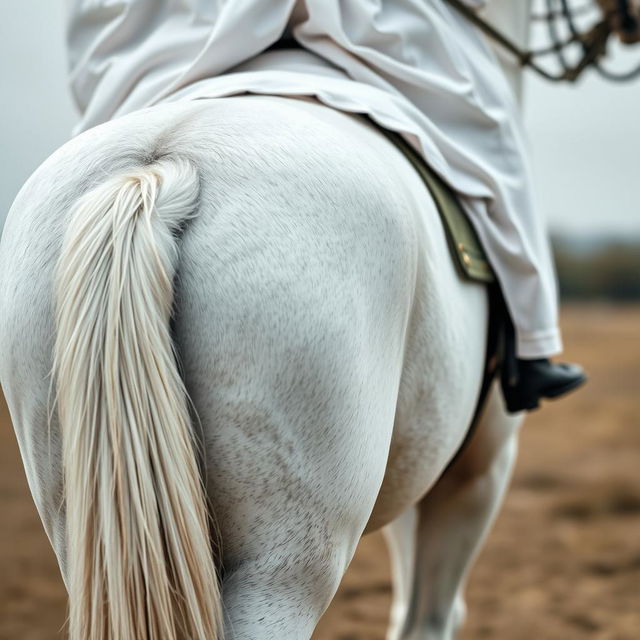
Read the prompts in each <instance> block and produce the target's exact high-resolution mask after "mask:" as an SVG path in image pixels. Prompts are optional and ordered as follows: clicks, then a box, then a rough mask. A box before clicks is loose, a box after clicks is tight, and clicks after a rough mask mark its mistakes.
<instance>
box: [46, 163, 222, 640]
mask: <svg viewBox="0 0 640 640" xmlns="http://www.w3.org/2000/svg"><path fill="white" fill-rule="evenodd" d="M199 187H200V185H199V175H198V172H197V171H196V169H195V167H194V166H193V165H192V164H191V163H190V162H189V161H187V160H184V159H180V158H175V157H173V158H172V157H170V156H166V157H164V158H162V159H160V160H159V161H157V162H155V163H153V164H149V165H147V166H142V167H140V168H137V169H133V170H131V171H128V172H124V173H123V174H120V175H117V176H115V177H111V178H109V179H108V180H107V181H105V182H104V183H102V184H100V185H99V186H97V187H95V188H93V189H92V190H90V191H89V192H88V193H86V194H85V195H84V196H82V197H81V198H80V200H79V201H78V202H77V203H76V204H75V206H74V207H73V209H72V211H71V212H70V219H69V227H68V230H67V232H66V236H65V238H64V241H63V246H62V251H61V255H60V259H59V263H58V266H57V271H56V274H55V283H54V284H55V305H56V337H55V345H54V368H53V373H54V379H55V381H56V402H57V407H58V416H59V420H60V428H61V433H62V453H63V467H64V498H65V505H66V520H67V544H68V562H67V564H68V566H67V575H66V578H67V587H68V591H69V601H70V609H69V632H70V638H71V640H185V639H196V638H198V639H202V640H204V639H205V638H207V639H218V638H221V637H222V632H221V628H222V617H221V600H220V592H219V585H218V580H217V575H216V570H215V567H214V561H213V554H212V544H211V535H210V526H209V525H210V521H209V518H208V510H207V502H206V498H205V491H204V483H203V481H202V478H201V475H200V470H199V464H198V457H197V456H198V451H199V450H198V446H197V442H196V439H195V437H194V433H193V428H192V424H191V417H190V412H189V399H188V396H187V392H186V389H185V386H184V384H183V381H182V379H181V376H180V374H179V371H178V365H177V361H176V353H175V350H174V346H173V342H172V338H171V330H170V324H169V323H170V317H171V313H172V307H173V298H174V291H173V280H174V276H175V272H176V267H177V259H178V236H179V232H180V230H181V228H182V227H183V225H184V224H185V222H186V221H187V220H188V219H189V218H191V217H193V216H194V215H195V211H196V207H197V205H198V199H199V191H200V188H199Z"/></svg>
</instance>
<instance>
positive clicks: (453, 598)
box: [386, 387, 519, 640]
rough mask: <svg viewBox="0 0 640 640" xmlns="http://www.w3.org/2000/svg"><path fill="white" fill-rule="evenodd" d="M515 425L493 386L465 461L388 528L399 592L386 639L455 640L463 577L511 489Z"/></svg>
mask: <svg viewBox="0 0 640 640" xmlns="http://www.w3.org/2000/svg"><path fill="white" fill-rule="evenodd" d="M518 426H519V418H516V417H513V416H508V415H507V414H506V413H505V412H504V409H503V406H502V402H501V399H500V397H499V392H498V389H497V387H494V389H493V392H492V394H491V396H490V399H489V402H488V405H487V408H486V410H485V412H484V414H483V416H482V418H481V421H480V423H479V425H478V428H477V430H476V432H475V435H474V436H473V438H472V440H471V441H470V443H469V444H468V446H467V447H466V448H465V449H464V451H463V453H462V455H461V456H460V457H459V458H458V459H457V460H456V461H455V462H454V464H453V465H452V466H451V467H449V468H448V469H447V470H446V471H445V473H444V474H443V476H442V477H441V478H440V480H439V481H438V483H437V484H436V485H435V486H434V488H433V489H432V490H431V491H430V492H429V493H428V494H427V495H426V496H425V498H424V499H423V500H422V501H421V502H420V503H419V504H418V505H417V513H416V515H415V516H414V515H412V514H411V513H409V514H405V515H403V516H401V517H400V518H399V519H398V521H396V522H393V523H392V524H391V525H389V526H388V527H387V529H386V533H387V536H388V538H390V542H391V549H392V554H391V557H392V561H393V562H392V566H393V571H394V576H395V579H394V586H395V585H398V586H399V587H400V588H399V590H398V592H397V594H395V593H394V601H395V602H394V605H393V611H394V617H393V619H392V621H393V623H394V624H393V626H392V629H391V630H390V635H389V636H388V637H389V640H452V638H454V637H455V633H456V631H457V629H458V628H459V626H460V624H461V623H462V620H463V618H464V600H463V586H464V581H465V577H466V575H467V572H468V570H469V568H470V566H471V564H472V562H473V560H474V558H475V556H476V554H477V552H478V550H479V548H480V546H481V543H482V542H483V540H484V538H485V536H486V534H487V531H488V530H489V528H490V526H491V524H492V523H493V520H494V518H495V515H496V513H497V511H498V508H499V506H500V504H501V502H502V498H503V496H504V493H505V490H506V488H507V485H508V482H509V478H510V475H511V469H512V466H513V462H514V460H515V455H516V446H517V445H516V442H517V440H516V439H517V432H518ZM409 585H411V590H410V591H408V587H409ZM407 593H408V597H407ZM396 598H397V600H396Z"/></svg>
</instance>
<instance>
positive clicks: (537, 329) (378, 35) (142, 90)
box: [67, 0, 561, 357]
mask: <svg viewBox="0 0 640 640" xmlns="http://www.w3.org/2000/svg"><path fill="white" fill-rule="evenodd" d="M467 2H468V4H469V5H471V6H474V7H477V6H480V5H482V4H483V2H482V0H467ZM67 4H68V17H69V21H68V33H67V35H68V48H69V60H70V82H71V89H72V92H73V95H74V98H75V101H76V104H77V106H78V108H79V109H80V111H81V114H82V119H81V121H80V123H79V125H78V126H77V128H76V130H75V133H79V132H80V131H83V130H85V129H88V128H90V127H92V126H94V125H97V124H99V123H101V122H104V121H106V120H109V119H111V118H114V117H116V116H119V115H123V114H125V113H128V112H130V111H133V110H135V109H139V108H142V107H146V106H150V105H153V104H158V103H160V102H163V101H167V100H177V99H194V98H205V97H220V96H224V95H232V94H237V93H243V92H246V91H249V92H254V93H265V94H276V95H296V94H298V95H315V96H317V97H318V98H319V99H320V100H321V101H323V102H324V103H326V104H328V105H330V106H332V107H335V108H338V109H343V110H346V111H352V112H361V113H368V114H369V115H370V116H371V117H372V118H373V119H374V120H376V121H377V122H378V123H379V124H381V125H382V126H384V127H387V128H389V129H393V130H395V131H398V132H400V133H402V134H403V135H404V136H405V137H406V138H407V140H408V141H409V142H410V143H411V144H413V145H414V147H416V149H417V150H418V151H419V152H420V153H421V154H422V155H423V156H424V157H425V159H426V160H427V162H428V163H429V164H430V165H431V166H432V167H433V168H434V169H435V170H436V171H437V172H438V173H439V174H440V175H441V176H442V177H443V178H444V179H445V180H446V181H447V182H448V183H449V184H450V185H451V186H452V187H453V188H454V189H455V190H456V191H458V192H459V193H460V194H461V196H463V204H464V206H465V207H466V209H467V210H468V212H469V215H470V217H471V220H472V222H473V223H474V226H475V227H476V229H477V231H478V233H479V235H480V238H481V240H483V242H484V244H485V246H486V249H487V252H488V254H489V257H490V259H491V261H492V263H493V266H494V269H495V270H496V272H497V274H498V277H499V279H500V282H501V284H502V287H503V290H504V292H505V296H506V298H507V302H508V305H509V308H510V309H511V312H512V315H513V317H514V321H515V324H516V328H517V333H518V339H519V353H520V355H521V356H523V357H542V356H545V355H552V354H553V353H556V352H558V351H559V350H560V348H561V345H560V339H559V336H558V332H557V330H556V329H555V326H556V314H557V309H556V304H557V303H556V289H555V278H554V274H553V267H552V263H551V259H550V255H549V249H548V245H547V240H546V236H545V233H544V229H543V227H542V224H541V221H540V220H539V218H538V217H537V213H536V211H535V210H534V200H533V195H532V189H531V178H530V169H529V166H528V163H527V149H526V144H525V140H524V135H523V131H522V128H521V123H520V115H519V111H518V106H517V104H516V100H515V97H514V96H513V94H512V91H511V88H510V87H509V84H508V82H507V80H506V78H505V76H504V74H503V73H502V71H501V69H500V67H499V65H498V63H497V61H496V59H495V56H494V54H493V51H492V50H491V48H490V47H489V45H488V44H487V42H486V41H485V39H484V37H483V36H482V34H481V33H480V32H479V31H478V30H477V29H476V28H475V27H474V26H473V25H471V24H470V23H469V22H468V20H466V19H465V18H464V17H463V16H462V15H461V14H459V13H458V12H456V11H455V10H454V9H453V8H451V7H450V6H449V5H448V4H447V3H446V2H444V0H67ZM285 32H286V33H287V34H289V35H291V36H292V37H293V38H295V40H297V41H298V43H300V44H301V45H302V47H304V49H305V50H306V51H292V50H279V51H272V52H268V53H262V52H264V50H265V49H267V48H268V47H269V46H270V45H271V44H273V43H274V42H276V41H278V40H279V39H280V37H281V36H282V35H283V34H284V33H285Z"/></svg>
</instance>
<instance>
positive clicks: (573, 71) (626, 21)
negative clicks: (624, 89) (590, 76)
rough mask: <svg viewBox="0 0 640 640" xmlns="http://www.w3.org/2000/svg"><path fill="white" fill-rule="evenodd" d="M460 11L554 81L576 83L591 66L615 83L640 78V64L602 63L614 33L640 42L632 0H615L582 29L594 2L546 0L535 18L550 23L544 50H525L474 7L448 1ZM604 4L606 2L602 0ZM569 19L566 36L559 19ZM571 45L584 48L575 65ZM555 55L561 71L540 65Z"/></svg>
mask: <svg viewBox="0 0 640 640" xmlns="http://www.w3.org/2000/svg"><path fill="white" fill-rule="evenodd" d="M446 1H447V2H448V3H449V4H450V5H451V6H453V7H454V8H455V9H456V10H457V11H459V12H460V13H461V14H463V15H464V16H465V17H466V18H467V19H468V20H469V21H470V22H472V23H473V24H474V25H475V26H476V27H478V28H479V29H480V30H481V31H482V32H484V33H485V35H487V36H488V37H489V38H490V39H491V40H493V41H494V42H496V43H497V44H498V45H499V46H501V47H502V48H503V49H505V50H507V51H508V52H509V53H510V54H511V55H513V56H514V57H515V58H516V60H517V61H518V63H519V64H520V66H521V67H523V68H527V67H528V68H530V69H533V71H535V72H536V73H538V74H539V75H541V76H542V77H543V78H546V79H547V80H550V81H552V82H575V81H576V80H578V78H579V77H580V76H581V75H582V73H583V72H584V71H585V70H586V69H588V68H589V67H593V68H595V69H596V70H597V71H598V72H599V73H600V74H601V75H602V76H603V77H605V78H607V79H608V80H612V81H615V82H626V81H629V80H633V79H634V78H636V77H640V64H638V66H637V67H635V68H634V69H632V70H630V71H626V72H617V71H611V70H609V69H606V68H605V67H603V66H602V64H601V60H602V58H603V57H604V56H605V54H606V51H607V44H608V41H609V38H610V36H611V35H612V34H613V33H614V32H617V33H618V35H619V36H620V39H621V40H622V42H624V43H625V44H634V43H637V42H639V41H640V20H639V19H638V17H637V16H636V15H634V13H633V12H632V10H631V8H630V5H629V0H615V1H613V0H612V1H611V2H609V4H610V5H611V6H610V7H607V8H606V9H603V15H602V18H601V19H600V20H599V21H597V22H596V24H595V25H593V26H592V27H591V28H590V29H589V30H587V31H585V32H580V30H579V29H578V26H577V24H576V18H577V17H578V16H579V15H581V14H584V13H587V12H589V11H590V10H591V9H592V8H593V7H594V5H592V4H591V3H585V4H582V5H580V6H579V7H577V8H572V7H571V6H570V3H569V0H559V6H558V3H557V1H556V0H545V1H546V11H545V12H544V13H542V14H534V15H533V16H532V19H533V20H536V21H544V22H546V23H547V32H548V35H549V39H550V41H551V44H550V45H549V46H546V47H544V48H540V49H526V50H525V49H523V48H521V47H520V46H519V45H518V44H516V43H515V42H514V41H513V40H512V39H511V38H509V37H508V36H506V35H505V34H504V33H502V32H501V31H499V30H498V29H496V28H495V27H494V26H493V25H491V24H490V23H488V22H487V21H486V20H484V19H483V18H481V17H480V16H479V15H478V14H477V13H476V12H475V11H474V10H473V9H472V8H470V7H469V6H467V5H466V4H465V3H464V2H462V1H461V0H446ZM601 4H604V3H602V2H601ZM558 19H563V20H564V21H565V22H566V25H567V28H568V32H569V35H568V37H564V38H563V37H562V36H561V35H560V34H559V32H558V28H557V20H558ZM571 45H578V46H579V47H580V49H581V57H580V58H579V60H578V61H577V62H576V63H574V64H572V63H570V62H569V60H568V59H567V56H566V55H565V50H566V48H567V47H569V46H571ZM549 55H553V56H555V59H556V62H557V63H558V65H559V67H560V71H559V72H553V71H549V70H548V69H546V68H545V67H544V66H543V65H541V64H539V62H538V59H539V58H542V57H545V56H549Z"/></svg>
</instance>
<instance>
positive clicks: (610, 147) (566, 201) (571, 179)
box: [0, 0, 640, 235]
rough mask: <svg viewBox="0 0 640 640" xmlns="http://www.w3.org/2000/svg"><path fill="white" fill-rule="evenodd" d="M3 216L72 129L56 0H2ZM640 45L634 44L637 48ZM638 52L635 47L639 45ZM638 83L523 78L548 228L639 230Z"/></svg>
mask: <svg viewBox="0 0 640 640" xmlns="http://www.w3.org/2000/svg"><path fill="white" fill-rule="evenodd" d="M9 5H10V9H9V8H7V9H6V10H5V11H3V12H2V14H3V18H2V20H1V21H0V83H1V85H0V163H1V165H0V166H1V168H2V170H1V171H0V225H1V224H2V223H3V222H4V217H5V215H6V212H7V211H8V209H9V207H10V205H11V202H12V201H13V198H14V197H15V195H16V193H17V191H18V190H19V188H20V186H21V185H22V183H23V182H24V181H25V180H26V179H27V177H28V176H29V175H30V173H31V172H32V171H33V170H34V169H35V168H36V167H37V166H38V165H39V164H40V163H41V162H42V161H43V160H44V159H45V158H46V157H47V156H48V155H49V154H50V153H51V152H52V151H53V150H55V149H56V148H57V147H58V146H60V145H61V144H63V143H64V142H65V140H67V139H68V137H69V135H70V131H71V128H72V126H73V124H74V121H75V119H76V114H75V111H74V108H73V105H72V102H71V98H70V96H69V94H68V92H67V87H66V76H65V58H64V49H63V37H64V36H63V25H62V15H61V7H62V6H63V2H62V1H56V0H27V1H26V2H10V0H0V7H9ZM639 49H640V48H639ZM636 55H637V57H638V59H639V60H640V50H638V51H637V54H636ZM639 113H640V82H636V83H634V84H630V85H613V84H610V83H607V82H606V81H604V80H601V79H600V78H599V77H597V76H595V75H589V77H588V78H587V79H586V80H585V81H582V82H581V83H580V85H579V86H578V87H570V86H557V85H551V84H547V83H545V82H543V81H540V80H538V79H536V78H533V77H531V76H529V77H528V80H527V84H526V123H527V127H528V131H529V137H530V142H531V145H532V153H533V159H534V167H535V173H536V183H537V188H538V194H539V202H540V204H541V210H542V212H543V213H544V215H546V217H547V219H548V221H549V225H550V227H551V228H552V230H554V231H562V232H565V233H567V232H568V233H572V234H591V235H593V234H597V235H604V234H606V235H610V234H620V235H622V234H624V235H630V234H634V235H640V162H638V156H639V154H640V118H639Z"/></svg>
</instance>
